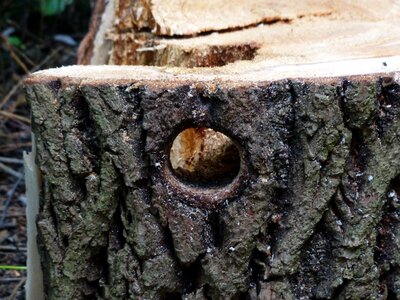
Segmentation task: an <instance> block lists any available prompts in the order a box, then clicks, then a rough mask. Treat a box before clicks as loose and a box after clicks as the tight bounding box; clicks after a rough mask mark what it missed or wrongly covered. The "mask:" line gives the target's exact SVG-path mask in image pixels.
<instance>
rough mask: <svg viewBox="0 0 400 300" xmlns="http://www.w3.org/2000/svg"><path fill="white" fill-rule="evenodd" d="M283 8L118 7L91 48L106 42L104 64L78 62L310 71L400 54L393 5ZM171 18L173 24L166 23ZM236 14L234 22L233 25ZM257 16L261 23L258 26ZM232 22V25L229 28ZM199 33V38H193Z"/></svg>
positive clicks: (388, 0) (346, 1)
mask: <svg viewBox="0 0 400 300" xmlns="http://www.w3.org/2000/svg"><path fill="white" fill-rule="evenodd" d="M100 1H103V0H100ZM112 2H114V1H109V2H108V6H111V3H112ZM284 3H285V2H282V1H267V2H265V1H255V0H254V1H250V2H246V3H245V4H244V3H242V1H229V3H228V1H222V0H221V2H220V3H219V2H218V3H215V2H212V1H179V2H178V1H152V2H151V3H150V2H146V1H144V2H143V1H142V2H141V1H135V2H131V1H119V2H118V5H115V14H112V13H110V10H109V11H108V12H107V13H104V14H103V17H104V15H106V16H107V17H108V18H110V17H111V18H113V19H114V24H115V25H114V27H113V28H112V29H110V28H108V30H105V31H106V32H108V33H107V34H106V35H104V32H105V31H104V30H102V31H101V30H98V35H99V36H100V38H99V39H98V40H99V41H102V40H103V41H106V42H105V43H103V44H102V48H101V53H108V52H107V47H109V48H108V51H109V56H108V55H102V56H100V59H99V56H96V55H94V56H92V57H91V58H90V59H89V58H87V57H84V56H80V62H81V63H84V62H88V61H91V62H92V63H94V64H108V63H111V64H118V65H119V64H135V65H136V64H143V65H158V66H163V65H173V66H185V67H210V66H221V65H225V64H228V63H232V62H235V61H240V60H252V59H256V60H265V59H268V60H279V59H280V60H281V61H282V60H283V59H285V60H289V61H288V63H290V60H291V61H296V62H299V60H302V61H301V62H305V63H309V62H307V60H311V61H310V62H314V61H329V60H330V59H333V60H337V59H341V58H342V57H343V58H345V59H350V58H366V57H378V56H387V55H393V53H398V52H399V43H398V40H399V31H398V30H397V28H398V27H399V26H400V24H399V22H400V21H399V20H400V5H399V2H398V1H397V0H384V1H380V2H379V4H377V3H376V1H372V0H359V1H350V0H341V1H330V2H329V1H322V2H321V1H296V2H290V3H289V4H284ZM227 6H229V8H226V9H225V7H227ZM256 7H257V9H256ZM216 8H218V9H216ZM153 11H154V14H153ZM188 11H192V12H193V15H191V17H187V16H186V15H187V14H189V13H188ZM163 14H165V16H164V15H163ZM173 14H174V15H175V18H169V17H167V16H170V15H171V16H172V15H173ZM235 14H240V16H241V17H234V16H235ZM154 15H156V16H159V17H158V19H157V18H155V17H154ZM161 15H162V16H163V17H161ZM207 15H208V16H209V17H207ZM244 15H245V16H247V17H243V16H244ZM256 16H262V18H261V21H260V18H258V17H256ZM139 17H140V18H139ZM135 18H136V19H137V20H136V19H135ZM138 20H139V21H140V22H139V21H138ZM157 20H159V21H157ZM188 20H190V21H188ZM244 20H253V21H251V22H250V21H244ZM268 20H269V21H268ZM271 20H275V21H274V22H273V23H271ZM213 22H214V23H215V22H216V23H218V24H219V25H218V24H217V25H216V24H214V23H213ZM234 22H236V25H228V24H233V23H234ZM157 24H159V25H157ZM160 24H161V25H162V26H161V25H160ZM179 24H180V25H179ZM223 24H225V25H223ZM182 26H184V27H185V28H186V29H187V30H189V31H187V32H184V31H182V30H181V29H179V30H177V31H175V33H174V34H173V36H171V37H168V36H166V35H165V34H164V33H165V32H173V31H171V30H172V29H171V28H172V27H173V28H181V27H182ZM193 26H194V27H193ZM213 26H214V27H213ZM260 26H261V28H260ZM211 27H213V28H211ZM159 28H163V29H162V30H164V31H160V30H161V29H159ZM191 28H192V29H193V28H196V29H193V30H192V29H191ZM229 28H231V29H230V30H227V29H229ZM204 30H205V31H206V33H205V34H203V35H202V36H201V37H196V35H198V34H199V33H202V32H203V31H204ZM93 31H96V30H95V29H93V30H92V31H91V32H92V33H91V34H92V35H95V33H93ZM179 31H180V32H181V33H179ZM161 32H162V33H161ZM96 47H98V46H96V45H95V47H94V48H96ZM96 51H97V50H94V52H96ZM97 52H99V51H97ZM321 57H322V59H321Z"/></svg>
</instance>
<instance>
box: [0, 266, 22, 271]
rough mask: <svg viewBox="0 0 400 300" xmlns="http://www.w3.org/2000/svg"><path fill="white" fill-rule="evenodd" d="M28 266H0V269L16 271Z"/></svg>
mask: <svg viewBox="0 0 400 300" xmlns="http://www.w3.org/2000/svg"><path fill="white" fill-rule="evenodd" d="M27 269H28V268H27V267H25V266H0V270H17V271H25V270H27Z"/></svg>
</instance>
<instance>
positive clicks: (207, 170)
mask: <svg viewBox="0 0 400 300" xmlns="http://www.w3.org/2000/svg"><path fill="white" fill-rule="evenodd" d="M169 158H170V163H171V167H172V170H173V173H174V174H175V175H176V176H177V177H178V178H179V179H180V180H182V181H185V182H188V183H192V184H197V185H199V184H200V185H206V186H215V185H224V184H229V183H231V182H232V181H233V179H234V178H235V177H236V176H237V174H238V173H239V170H240V153H239V149H238V148H237V147H236V145H235V143H234V142H233V141H232V140H231V139H230V138H229V137H228V136H226V135H225V134H223V133H221V132H219V131H215V130H213V129H211V128H207V127H198V128H188V129H185V130H183V131H181V132H180V133H179V134H178V135H177V136H176V138H175V140H174V141H173V143H172V147H171V150H170V157H169Z"/></svg>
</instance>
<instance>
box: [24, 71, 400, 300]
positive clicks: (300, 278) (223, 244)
mask: <svg viewBox="0 0 400 300" xmlns="http://www.w3.org/2000/svg"><path fill="white" fill-rule="evenodd" d="M27 95H28V99H29V102H30V104H31V108H32V120H33V130H34V132H35V136H36V138H37V152H38V156H37V161H38V163H39V167H40V170H41V172H42V173H43V178H44V182H43V187H42V200H41V209H40V215H39V216H38V220H37V225H38V231H39V236H38V239H39V244H40V252H41V257H42V261H43V270H44V274H45V286H46V293H47V296H48V299H181V298H182V299H309V298H310V299H311V298H312V299H396V298H397V299H400V251H399V250H400V249H399V248H400V246H399V245H400V241H399V239H400V222H399V215H400V147H399V145H400V86H399V85H398V83H396V82H394V81H391V80H390V79H389V78H386V79H382V78H375V79H368V80H366V79H365V78H363V77H353V78H350V79H348V80H344V79H326V80H325V79H321V80H318V81H312V80H302V81H300V80H292V81H280V82H275V83H268V82H265V83H258V84H257V85H254V86H250V85H249V84H232V83H229V82H221V83H215V84H212V83H196V84H192V85H191V84H179V83H176V84H172V83H167V82H157V83H154V82H152V83H149V84H146V83H143V82H132V83H131V84H107V83H99V84H90V85H85V83H84V82H82V83H81V84H75V83H71V82H68V80H61V81H53V82H42V83H40V82H39V83H35V84H31V85H28V86H27ZM188 127H211V128H214V129H215V130H218V131H220V132H223V133H224V134H226V135H227V136H229V137H230V138H231V139H232V140H233V141H234V142H235V144H236V146H237V147H238V148H239V152H240V157H241V170H240V171H239V175H238V177H237V178H236V179H235V180H234V182H233V183H231V184H228V185H227V186H223V187H212V188H211V187H210V188H208V187H207V186H206V185H204V184H203V183H199V186H196V184H194V185H188V184H187V183H185V182H181V181H180V179H179V178H177V177H176V176H175V175H174V174H173V173H172V172H171V167H170V165H169V162H168V156H169V148H170V147H171V144H172V141H173V139H174V137H175V136H176V135H177V134H178V133H179V132H180V131H182V130H183V129H185V128H188Z"/></svg>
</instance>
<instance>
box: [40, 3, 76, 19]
mask: <svg viewBox="0 0 400 300" xmlns="http://www.w3.org/2000/svg"><path fill="white" fill-rule="evenodd" d="M72 2H73V0H40V11H41V13H42V15H44V16H54V15H57V14H59V13H62V12H63V11H64V10H65V8H66V7H67V6H68V5H70V4H72Z"/></svg>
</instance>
